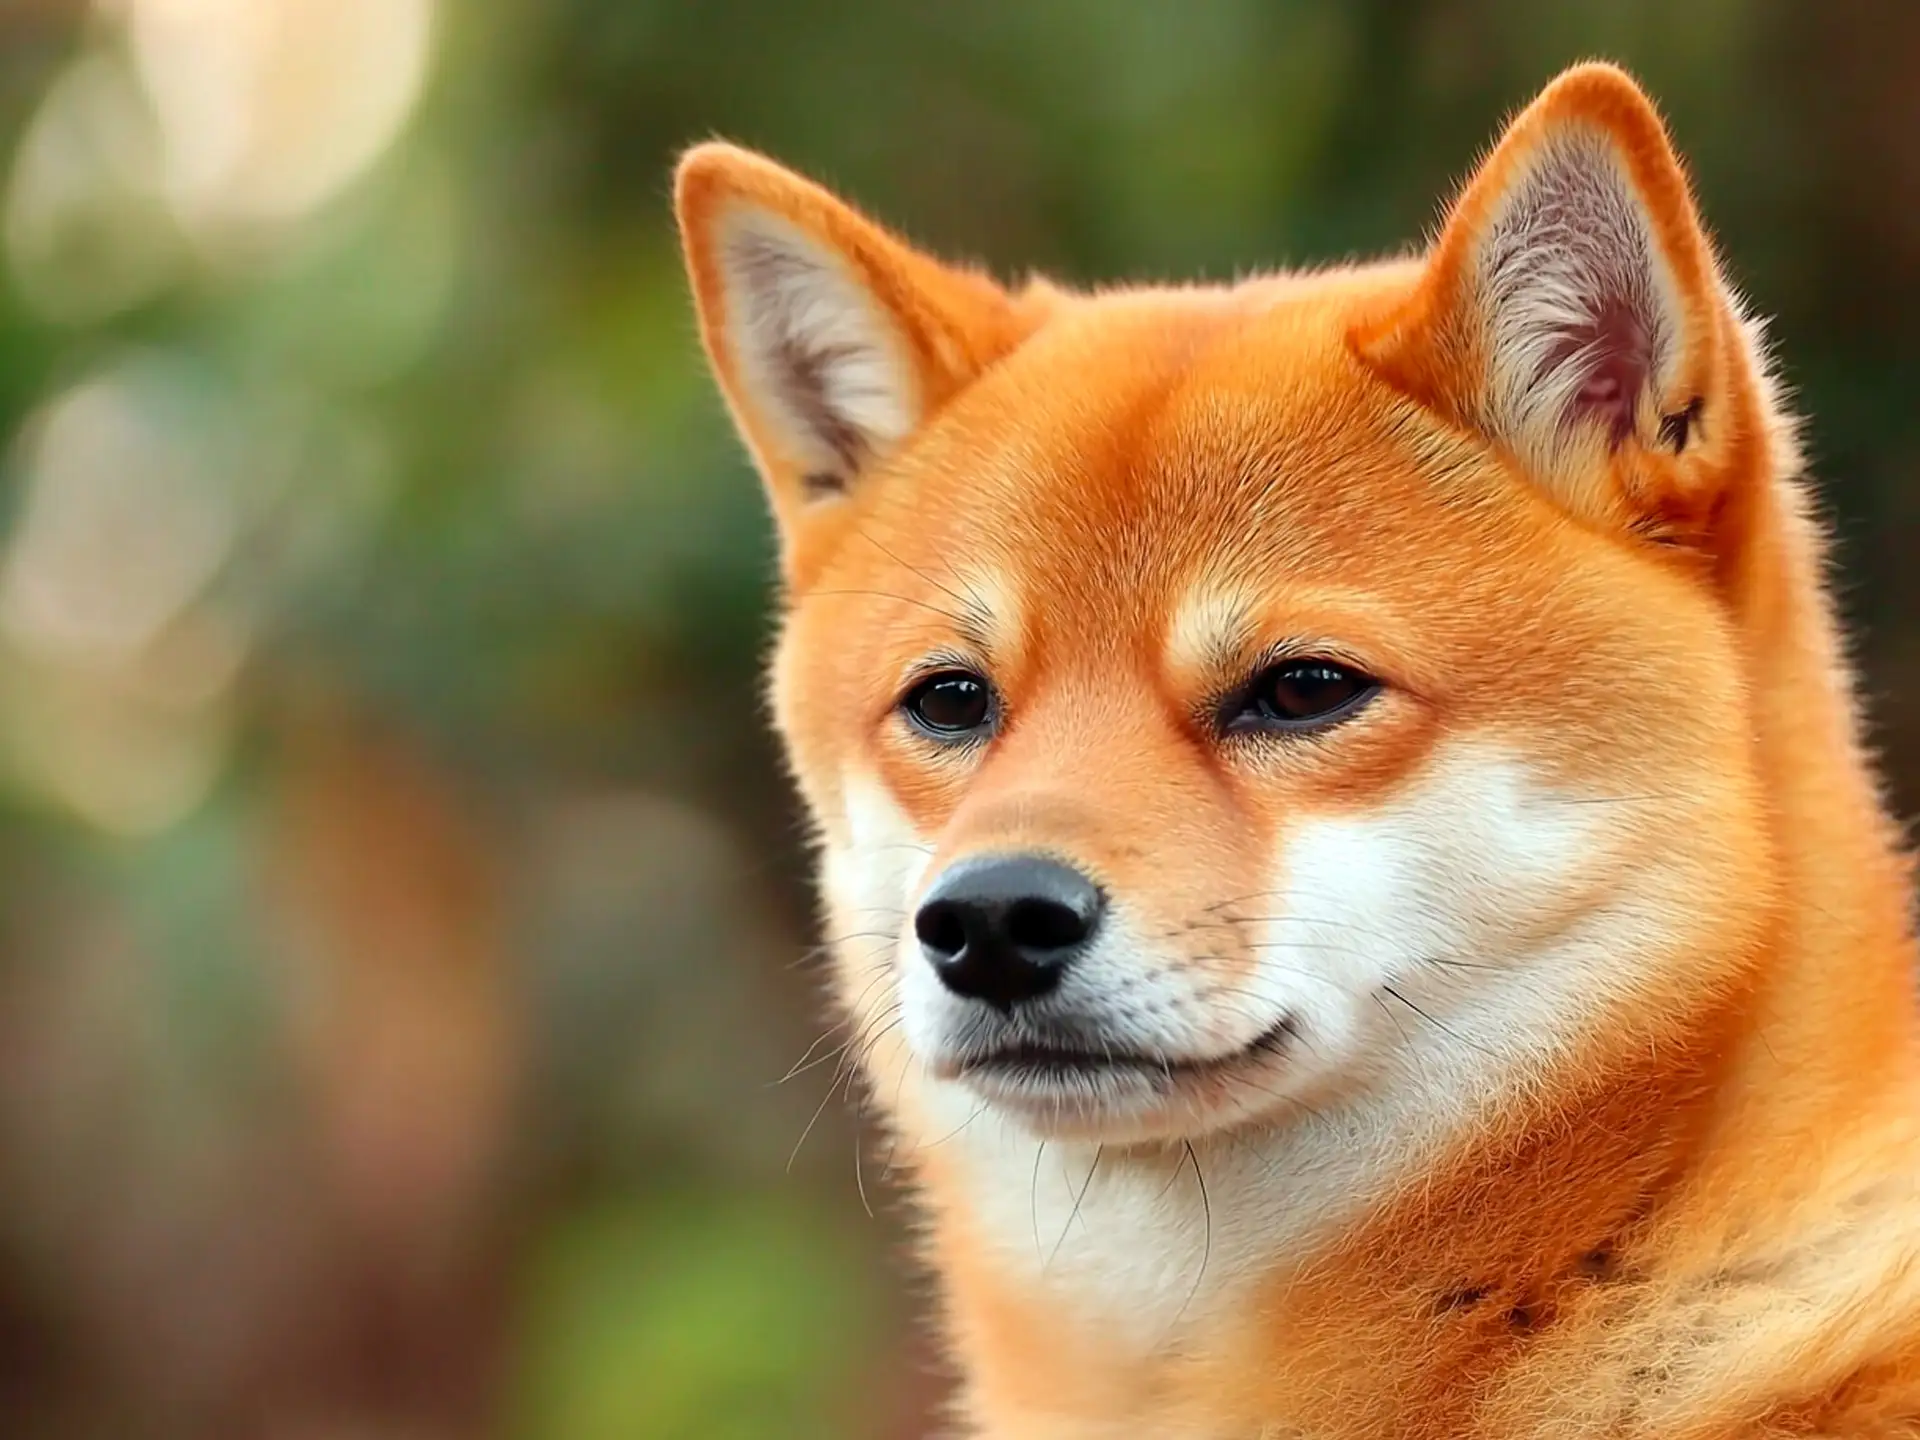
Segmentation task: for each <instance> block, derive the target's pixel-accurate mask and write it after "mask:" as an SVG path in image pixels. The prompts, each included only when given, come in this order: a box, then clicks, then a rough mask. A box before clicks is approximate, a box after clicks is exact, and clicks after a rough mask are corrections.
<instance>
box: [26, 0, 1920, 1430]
mask: <svg viewBox="0 0 1920 1440" xmlns="http://www.w3.org/2000/svg"><path fill="white" fill-rule="evenodd" d="M1590 54H1604V55H1607V56H1611V57H1615V58H1619V59H1622V60H1624V61H1626V62H1628V63H1629V64H1630V65H1632V66H1633V67H1634V68H1636V69H1637V70H1638V71H1639V72H1640V74H1641V75H1642V76H1643V78H1644V79H1645V80H1646V81H1647V82H1649V83H1650V85H1652V86H1653V87H1654V89H1655V90H1656V92H1657V94H1658V95H1659V96H1660V98H1661V99H1662V101H1663V103H1664V105H1665V106H1666V108H1667V110H1668V113H1669V116H1670V118H1671V120H1672V122H1673V124H1674V127H1675V129H1676V131H1677V134H1678V136H1679V138H1680V141H1681V143H1682V145H1683V146H1684V148H1685V149H1686V150H1687V151H1688V153H1689V154H1690V155H1691V157H1692V159H1693V162H1694V164H1695V168H1696V171H1697V176H1698V181H1699V187H1700V190H1701V192H1702V195H1703V198H1704V201H1705V204H1706V208H1707V211H1708V213H1709V215H1710V217H1711V218H1712V220H1713V222H1714V224H1715V225H1716V227H1717V228H1718V230H1719V233H1720V235H1721V237H1722V240H1723V242H1724V246H1725V249H1726V252H1727V255H1728V257H1729V261H1730V267H1731V273H1732V275H1733V276H1734V277H1735V279H1736V281H1737V283H1738V284H1739V285H1740V286H1741V287H1742V288H1743V289H1744V290H1745V291H1746V292H1747V293H1748V294H1750V295H1751V296H1752V297H1753V299H1754V301H1755V303H1756V304H1757V306H1758V307H1759V308H1760V309H1761V310H1763V311H1766V312H1768V313H1771V314H1772V315H1774V316H1776V317H1778V319H1777V325H1776V328H1775V332H1774V333H1775V336H1776V338H1777V341H1778V342H1779V344H1780V346H1781V348H1782V351H1783V354H1784V357H1785V370H1786V374H1787V376H1788V377H1789V379H1790V381H1791V383H1792V384H1793V386H1794V387H1795V388H1796V390H1797V391H1798V393H1799V395H1800V397H1801V401H1802V404H1803V407H1804V408H1805V409H1806V410H1807V411H1808V412H1809V414H1810V416H1811V425H1810V430H1809V440H1810V448H1811V452H1812V455H1813V456H1814V459H1815V463H1816V466H1817V470H1818V473H1819V475H1820V477H1821V480H1822V482H1823V486H1824V490H1823V494H1824V496H1825V500H1826V505H1827V508H1828V510H1829V512H1830V514H1831V515H1832V517H1833V518H1834V521H1835V524H1836V526H1837V528H1838V530H1839V532H1840V535H1841V541H1842V548H1841V555H1840V558H1841V562H1842V569H1843V573H1844V576H1845V581H1846V586H1845V594H1846V604H1847V606H1848V609H1849V612H1850V614H1851V616H1852V618H1853V620H1854V622H1855V624H1856V626H1857V627H1858V629H1857V631H1856V633H1857V634H1859V635H1860V637H1861V641H1860V650H1861V655H1862V658H1863V660H1864V662H1865V665H1866V668H1867V671H1868V675H1869V678H1870V682H1871V686H1872V691H1873V696H1874V705H1875V720H1876V724H1877V727H1878V735H1879V737H1880V740H1881V743H1882V745H1883V747H1884V750H1885V753H1886V755H1887V759H1888V765H1889V769H1890V773H1891V778H1892V782H1893V786H1894V791H1895V793H1896V795H1897V797H1898V799H1899V803H1900V805H1901V807H1902V811H1903V813H1907V814H1911V813H1913V810H1914V806H1915V801H1916V799H1920V566H1916V565H1915V564H1913V563H1912V561H1911V559H1910V557H1911V555H1912V553H1913V549H1914V542H1915V539H1916V537H1917V536H1920V529H1917V528H1916V521H1920V474H1917V473H1916V471H1920V400H1917V399H1916V397H1920V345H1916V343H1915V341H1914V336H1913V330H1914V327H1915V325H1916V323H1917V322H1920V303H1917V302H1920V6H1914V5H1912V4H1909V3H1905V0H1824V3H1821V4H1819V5H1814V4H1812V3H1806V0H1802V3H1790V0H1610V3H1608V4H1606V5H1604V6H1602V5H1570V6H1548V5H1541V4H1537V3H1535V0H1433V3H1427V4H1414V3H1398V0H1189V3H1185V4H1182V5H1177V6H1176V5H1170V4H1122V3H1115V0H972V3H969V4H966V5H952V4H947V5H941V4H934V3H924V4H922V3H880V0H873V3H864V4H855V3H847V0H832V3H829V0H760V3H750V0H700V3H693V0H682V3H679V4H672V3H664V0H464V3H452V0H100V3H95V4H89V3H85V0H0V272H3V273H4V283H3V284H0V445H3V446H4V449H3V451H0V1434H4V1435H6V1436H8V1437H13V1436H19V1437H23V1440H24V1437H32V1440H40V1437H50V1440H61V1437H82V1436H85V1437H97V1436H113V1437H119V1440H147V1437H189V1440H202V1437H206V1440H228V1437H235V1440H252V1437H301V1440H306V1437H313V1440H320V1437H328V1440H349V1437H353V1440H359V1437H419V1440H427V1437H433V1440H439V1437H447V1440H454V1437H460V1440H465V1437H495V1436H498V1437H505V1440H516V1437H526V1440H548V1437H551V1440H774V1437H779V1440H809V1437H822V1440H826V1437H859V1440H865V1437H872V1440H907V1437H914V1436H919V1435H922V1434H924V1433H926V1428H925V1427H926V1423H927V1422H926V1416H927V1414H928V1413H929V1410H930V1408H931V1407H932V1406H933V1405H934V1404H935V1403H936V1402H937V1399H938V1396H939V1394H940V1390H941V1383H942V1382H941V1380H940V1377H939V1375H938V1374H937V1371H936V1370H935V1368H934V1366H933V1364H932V1357H931V1353H930V1351H929V1350H928V1348H927V1347H926V1346H925V1344H924V1343H923V1342H922V1341H921V1340H919V1339H918V1338H917V1335H916V1330H915V1328H914V1326H913V1324H912V1323H911V1320H912V1316H913V1315H914V1314H915V1312H916V1308H917V1306H916V1300H915V1295H914V1289H915V1286H914V1284H913V1282H912V1279H911V1276H910V1274H909V1272H908V1270H907V1268H906V1266H905V1264H904V1263H903V1262H902V1260H901V1257H900V1255H899V1253H898V1242H899V1236H900V1224H899V1217H898V1214H897V1209H898V1207H897V1205H895V1204H891V1203H889V1201H888V1199H887V1197H886V1194H885V1190H884V1187H883V1186H882V1185H880V1184H879V1183H877V1180H876V1177H875V1175H874V1173H873V1172H874V1170H875V1169H876V1168H877V1166H876V1164H875V1162H874V1159H873V1157H872V1156H869V1158H868V1161H867V1174H866V1175H865V1176H864V1177H860V1176H858V1175H857V1173H856V1153H857V1149H858V1143H857V1139H858V1129H857V1126H856V1124H855V1116H854V1114H853V1106H852V1105H851V1104H849V1103H848V1102H846V1101H845V1100H844V1099H842V1098H841V1097H840V1096H838V1095H831V1096H830V1095H829V1087H830V1084H831V1081H832V1079H833V1070H834V1067H833V1065H832V1064H825V1065H819V1066H815V1067H813V1068H811V1069H808V1070H805V1071H803V1072H802V1073H801V1074H799V1075H797V1076H795V1077H794V1078H793V1079H791V1080H790V1081H788V1082H786V1083H784V1084H782V1083H779V1082H780V1080H781V1077H782V1076H783V1075H784V1074H786V1072H787V1071H788V1070H789V1069H791V1068H793V1067H794V1065H795V1064H796V1062H798V1061H800V1060H801V1058H802V1057H803V1056H804V1055H806V1054H807V1053H808V1048H809V1046H810V1045H811V1044H812V1043H813V1041H814V1040H815V1038H816V1037H817V1036H819V1035H820V1034H821V1031H822V1028H823V1023H824V1021H823V1016H822V1010H821V1006H820V1003H819V997H818V995H817V993H816V987H817V982H818V978H819V977H818V975H817V973H816V970H817V961H815V960H814V959H812V958H810V956H809V950H808V947H809V944H810V917H809V905H810V901H809V898H808V895H807V890H806V885H805V877H804V869H803V863H802V857H801V854H800V842H801V835H802V832H801V829H800V827H799V824H798V821H797V818H796V815H795V811H794V806H793V803H792V800H791V797H790V794H789V791H788V788H787V786H786V784H785V782H784V780H783V778H782V775H781V771H780V768H779V763H778V758H777V755H776V753H775V752H774V750H773V749H772V746H771V744H770V741H769V739H768V737H767V736H766V734H765V733H764V731H763V726H762V720H761V712H760V707H759V703H758V699H757V696H756V686H755V667H756V663H757V660H758V657H759V655H760V654H761V652H762V650H763V647H764V645H765V643H766V640H767V582H768V578H769V555H770V550H769V538H768V533H767V526H766V524H765V521H764V520H763V517H762V512H761V502H760V497H759V494H758V491H757V488H756V484H755V482H754V480H753V478H752V476H751V475H750V473H749V472H748V470H747V468H746V466H745V464H744V463H743V461H742V459H741V456H740V454H739V452H738V451H737V449H736V447H735V444H734V441H733V438H732V436H731V433H730V432H729V430H728V428H727V425H726V423H725V419H724V416H723V413H722V411H721V408H720V405H719V402H718V401H717V399H716V397H715V395H714V393H713V391H712V389H711V387H710V385H709V382H708V380H707V377H706V375H705V373H704V370H703V368H702V363H701V361H700V358H699V356H698V353H697V348H696V345H695V342H694V332H693V327H692V321H691V317H690V314H689V312H688V308H687V305H686V302H685V299H684V296H683V293H682V285H681V278H680V272H679V268H678V260H677V256H676V253H675V249H674V241H673V237H672V234H671V232H670V228H669V223H668V215H667V209H666V185H667V172H668V168H669V165H670V163H671V160H672V157H673V155H674V152H675V150H676V149H677V148H678V147H679V146H681V145H683V144H684V143H686V142H688V141H690V140H693V139H697V138H700V137H704V136H707V135H712V134H720V135H725V136H727V137H730V138H734V139H738V140H742V141H745V142H747V143H751V144H755V145H758V146H761V147H763V148H766V149H768V150H770V151H772V152H774V153H775V154H777V155H779V156H780V157H782V158H784V159H786V160H787V161H789V162H790V163H793V164H795V165H797V166H799V167H801V168H804V169H806V170H809V171H810V172H812V173H814V174H816V175H818V176H820V177H822V178H824V179H826V180H828V181H829V182H831V183H834V184H836V185H838V186H840V187H842V188H843V189H844V190H845V191H847V192H848V193H849V194H851V195H852V196H854V197H856V198H857V199H859V200H860V201H862V202H864V203H865V204H867V205H869V206H871V207H873V208H874V209H875V210H877V211H878V212H879V213H880V214H882V215H884V216H885V217H887V218H888V219H890V220H892V221H894V222H895V223H897V224H898V225H899V226H901V227H902V228H904V229H905V230H906V231H907V232H908V233H909V234H911V235H913V236H915V237H916V238H919V239H920V240H922V241H923V242H926V243H929V244H931V245H934V246H936V247H938V248H940V249H943V250H946V251H948V252H950V253H954V254H958V255H962V256H967V257H974V258H979V259H983V260H985V261H988V262H990V263H991V264H993V265H994V266H996V267H997V268H999V269H1000V270H1002V271H1003V272H1004V273H1009V274H1017V273H1018V272H1020V271H1022V270H1024V269H1026V268H1028V267H1040V268H1045V269H1048V270H1051V271H1054V272H1057V273H1060V274H1063V275H1065V276H1067V277H1069V278H1076V279H1093V278H1100V277H1107V278H1111V277H1122V276H1130V277H1173V276H1186V275H1192V274H1203V275H1208V276H1214V277H1227V276H1231V275H1233V274H1235V273H1237V272H1240V271H1244V270H1247V269H1251V268H1255V267H1259V266H1264V265H1271V264H1276V263H1285V262H1300V261H1314V260H1324V259H1330V258H1337V257H1341V256H1345V255H1349V254H1354V253H1364V252H1368V251H1373V250H1379V249H1384V248H1390V247H1394V246H1397V245H1400V244H1402V243H1403V242H1405V241H1407V240H1409V239H1411V238H1413V237H1415V236H1417V235H1419V234H1420V233H1421V232H1422V231H1423V230H1424V228H1425V227H1426V226H1427V225H1428V224H1429V223H1430V222H1431V220H1432V219H1433V217H1434V215H1435V207H1436V203H1437V199H1438V197H1440V196H1442V195H1444V194H1445V193H1446V191H1447V189H1448V187H1449V186H1450V184H1451V183H1452V182H1453V180H1454V179H1455V177H1457V176H1458V175H1460V173H1461V172H1462V171H1463V169H1465V168H1466V167H1467V166H1468V165H1469V164H1470V162H1471V160H1472V158H1473V156H1474V155H1475V154H1476V152H1477V150H1478V148H1479V147H1480V146H1482V145H1483V144H1484V143H1485V142H1487V141H1488V140H1489V139H1490V138H1491V136H1492V134H1493V133H1494V130H1495V128H1496V127H1497V125H1498V124H1499V122H1500V119H1501V117H1502V115H1503V113H1504V112H1506V111H1507V110H1508V109H1509V108H1510V107H1512V106H1514V105H1516V104H1518V103H1520V102H1522V101H1524V100H1525V99H1526V98H1527V97H1528V96H1529V95H1530V94H1531V92H1532V91H1533V90H1534V89H1535V88H1536V87H1537V86H1538V85H1539V84H1540V83H1542V82H1543V81H1544V80H1546V79H1547V78H1548V76H1549V75H1550V74H1551V73H1552V72H1553V71H1554V70H1555V69H1556V68H1557V67H1559V66H1560V65H1562V64H1564V63H1565V62H1567V61H1570V60H1573V59H1577V58H1581V57H1584V56H1587V55H1590ZM830 1044H831V1042H829V1045H828V1046H826V1047H823V1051H824V1050H826V1049H830ZM820 1053H822V1051H816V1052H814V1054H815V1055H816V1056H817V1055H818V1054H820ZM816 1113H817V1114H818V1116H819V1118H818V1123H817V1124H811V1121H812V1117H814V1116H815V1115H816ZM810 1124H811V1130H810V1133H808V1132H809V1127H810ZM803 1134H804V1135H805V1142H804V1143H801V1141H802V1137H803ZM863 1178H864V1183H863ZM863 1189H864V1191H865V1197H864V1198H863V1196H862V1190H863ZM869 1201H871V1202H872V1205H871V1208H872V1210H873V1211H874V1212H876V1214H875V1215H872V1216H870V1214H869V1204H868V1202H869ZM876 1217H877V1218H876Z"/></svg>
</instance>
